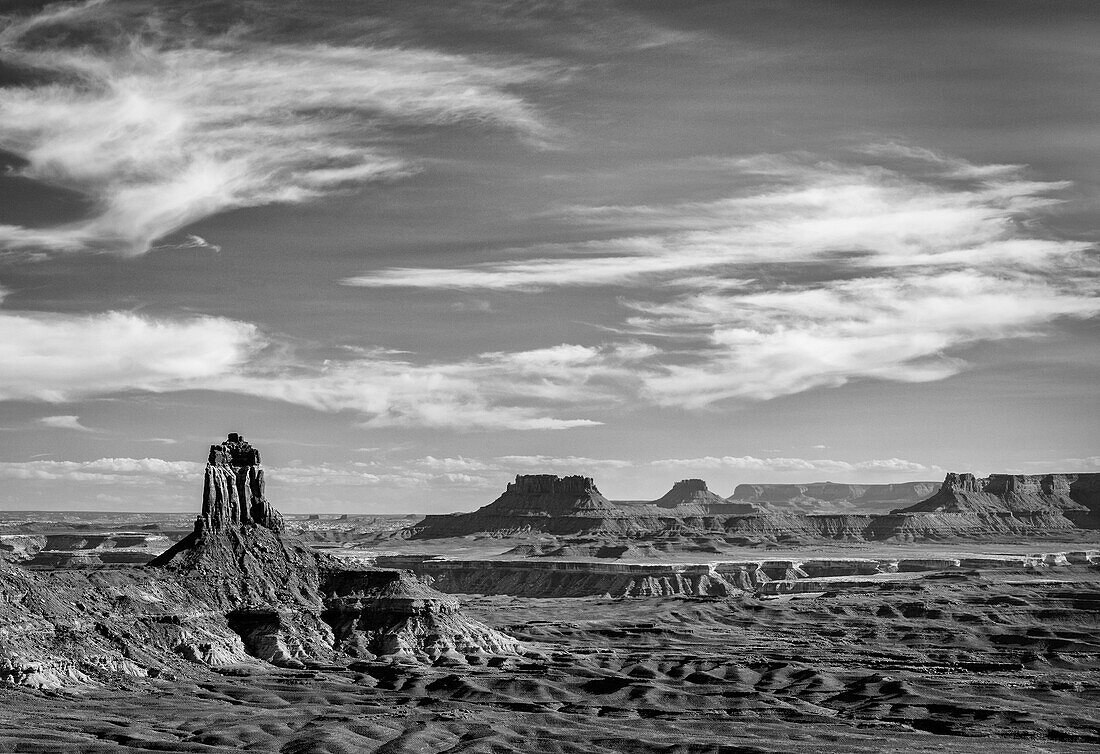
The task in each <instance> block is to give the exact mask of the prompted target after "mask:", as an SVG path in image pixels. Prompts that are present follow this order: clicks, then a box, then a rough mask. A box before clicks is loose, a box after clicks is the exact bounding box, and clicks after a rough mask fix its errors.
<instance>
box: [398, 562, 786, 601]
mask: <svg viewBox="0 0 1100 754" xmlns="http://www.w3.org/2000/svg"><path fill="white" fill-rule="evenodd" d="M742 565H744V567H743V568H737V567H734V566H732V565H731V566H730V567H729V568H726V569H724V570H723V571H722V572H719V571H718V570H716V568H715V567H713V566H712V565H709V564H702V565H689V564H685V565H679V564H668V563H659V564H636V563H591V562H579V563H578V562H561V561H558V562H552V561H551V562H547V561H523V560H512V561H462V560H425V561H422V562H420V563H418V564H415V565H414V566H413V567H414V568H415V569H416V573H419V574H421V575H424V576H427V577H429V578H430V579H431V580H432V586H433V587H436V588H438V589H441V590H443V591H445V592H451V593H455V594H467V593H468V594H508V595H513V596H519V597H586V596H593V595H608V596H611V597H675V596H683V597H726V596H730V595H733V594H739V593H741V592H742V591H744V590H745V589H750V590H751V589H752V588H753V587H754V586H755V585H756V584H758V583H761V580H764V581H766V580H767V577H766V576H764V574H763V572H761V571H760V569H759V568H758V567H756V564H742Z"/></svg>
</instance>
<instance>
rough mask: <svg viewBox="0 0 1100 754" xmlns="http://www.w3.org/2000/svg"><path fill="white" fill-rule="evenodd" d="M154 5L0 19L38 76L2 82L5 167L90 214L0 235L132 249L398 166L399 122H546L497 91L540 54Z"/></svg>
mask: <svg viewBox="0 0 1100 754" xmlns="http://www.w3.org/2000/svg"><path fill="white" fill-rule="evenodd" d="M170 12H171V9H169V8H158V7H156V6H150V5H147V4H143V3H137V2H127V0H118V1H117V2H112V1H99V0H93V1H92V2H85V3H83V4H76V5H68V6H53V7H51V8H48V9H46V10H44V11H42V12H40V13H39V14H37V15H33V16H30V17H23V18H19V17H9V18H7V19H6V23H5V24H4V26H3V28H2V29H0V55H2V56H3V58H4V60H5V62H7V63H8V64H10V65H12V66H15V67H16V68H18V69H20V70H31V71H35V72H36V74H37V77H36V78H34V79H31V80H29V81H28V83H26V84H25V85H23V86H18V87H8V88H6V89H4V91H3V96H2V97H0V149H4V150H7V151H9V152H12V153H14V154H16V155H18V156H19V157H20V158H22V159H23V160H25V161H26V164H25V165H23V166H22V167H20V168H18V169H17V170H16V171H15V172H16V174H18V175H22V176H24V177H27V178H30V179H34V180H37V181H42V182H45V183H49V184H52V185H56V186H61V187H65V188H68V189H72V190H75V191H78V192H80V193H81V194H83V195H85V196H86V197H87V198H88V200H89V201H90V203H91V205H92V211H91V214H90V215H89V216H88V217H86V218H83V219H80V220H76V221H71V222H64V223H60V224H55V225H51V226H47V227H23V226H14V225H0V247H3V248H8V249H13V248H15V249H35V250H47V251H80V250H88V249H92V250H100V251H107V252H112V253H117V254H124V255H135V254H141V253H143V252H145V251H147V250H148V249H149V248H150V246H151V245H152V244H153V242H154V241H155V240H156V239H158V238H160V237H162V236H165V235H166V234H169V233H171V232H173V231H175V230H178V229H180V228H182V227H184V226H186V225H188V224H190V223H192V222H195V221H196V220H199V219H201V218H203V217H207V216H209V215H212V214H215V213H217V212H222V211H225V210H229V209H234V208H239V207H249V206H257V205H264V204H272V203H296V202H303V201H308V200H310V199H313V198H316V197H319V196H323V195H325V194H328V193H331V192H333V191H337V190H340V189H342V188H345V187H348V186H352V185H355V184H360V183H363V182H366V181H375V180H383V179H392V178H395V177H400V176H404V175H408V174H409V173H410V172H413V171H415V170H417V165H416V161H415V158H414V157H410V156H408V155H406V154H405V153H403V152H402V151H401V149H400V148H398V147H396V146H394V145H393V142H394V139H393V132H394V130H395V129H400V128H402V127H406V126H414V127H442V126H450V125H454V124H473V125H482V126H489V127H492V128H500V129H507V130H510V131H513V132H516V133H519V134H521V135H523V136H524V137H526V138H529V139H532V140H536V141H537V140H542V139H544V138H546V136H547V134H548V128H547V127H546V125H545V124H544V123H543V121H542V120H541V118H540V117H539V116H538V114H537V113H536V112H535V111H534V109H533V108H532V107H531V106H530V105H529V104H528V103H527V102H525V101H524V100H523V99H522V98H521V97H520V96H519V95H517V94H515V93H513V92H512V91H510V87H512V86H513V85H516V84H523V83H529V82H531V81H534V80H538V79H541V78H543V77H544V76H546V75H547V69H546V68H545V67H544V66H536V65H533V64H529V63H524V62H511V61H500V60H489V59H475V58H473V57H466V56H462V55H454V54H445V53H441V52H437V51H433V50H430V49H416V48H412V47H386V46H379V45H375V44H371V43H364V42H358V43H356V42H351V41H349V42H348V43H347V44H331V43H309V42H301V43H290V42H276V41H270V40H265V39H262V38H261V37H260V36H259V35H256V36H250V35H249V33H248V32H247V30H245V29H244V27H243V26H242V25H241V24H233V25H229V26H228V27H227V28H225V29H222V30H220V31H209V30H208V31H205V32H200V31H198V29H199V28H201V27H200V26H199V25H196V24H191V23H185V22H183V21H181V19H178V18H174V17H172V16H171V15H170ZM0 22H3V19H0ZM42 38H46V39H48V40H49V42H48V43H42V42H41V40H42ZM193 238H194V237H193ZM184 245H185V246H186V245H187V242H185V243H184Z"/></svg>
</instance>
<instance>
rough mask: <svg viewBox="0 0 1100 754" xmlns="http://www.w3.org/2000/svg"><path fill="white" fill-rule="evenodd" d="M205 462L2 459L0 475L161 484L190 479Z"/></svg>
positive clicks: (96, 482)
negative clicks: (4, 460) (5, 460)
mask: <svg viewBox="0 0 1100 754" xmlns="http://www.w3.org/2000/svg"><path fill="white" fill-rule="evenodd" d="M202 469H203V464H200V463H192V462H191V461H165V460H163V459H160V458H100V459H97V460H94V461H47V460H36V461H8V462H0V479H11V480H35V481H69V482H88V483H92V484H118V485H136V486H157V485H163V484H165V483H168V482H179V481H190V480H192V479H194V478H195V477H196V475H199V474H201V473H202Z"/></svg>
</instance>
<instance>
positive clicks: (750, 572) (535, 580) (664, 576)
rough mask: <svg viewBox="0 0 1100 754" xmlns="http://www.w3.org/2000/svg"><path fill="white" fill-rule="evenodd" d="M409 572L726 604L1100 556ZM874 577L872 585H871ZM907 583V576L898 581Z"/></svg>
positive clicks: (485, 585)
mask: <svg viewBox="0 0 1100 754" xmlns="http://www.w3.org/2000/svg"><path fill="white" fill-rule="evenodd" d="M403 564H404V565H406V566H408V567H409V568H411V569H412V570H413V571H414V572H416V573H418V574H420V575H423V576H425V577H428V578H430V579H431V580H432V586H433V587H436V588H438V589H440V590H442V591H445V592H451V593H455V594H494V595H511V596H516V597H591V596H609V597H616V598H617V597H629V598H646V597H727V596H732V595H737V594H741V593H756V594H785V593H792V592H808V591H809V592H812V591H825V590H836V589H841V588H853V587H856V586H867V585H874V584H881V583H882V580H883V579H882V577H884V576H885V577H888V578H886V579H885V580H886V581H888V580H889V579H890V578H893V577H894V575H896V574H926V573H932V572H939V571H948V572H949V571H952V570H972V569H981V570H986V571H987V570H998V569H1004V570H1008V571H1018V570H1024V569H1026V570H1043V569H1048V568H1064V567H1070V566H1092V567H1095V566H1097V565H1100V551H1098V550H1095V549H1093V550H1078V551H1070V552H1051V553H1038V554H1033V555H960V556H955V557H949V556H936V557H925V558H920V557H902V558H802V559H761V560H717V561H712V562H708V563H600V562H591V561H529V560H494V561H484V560H451V559H446V558H419V559H415V560H412V559H409V560H406V561H405V562H404V563H403ZM864 577H867V578H864ZM897 578H901V577H897Z"/></svg>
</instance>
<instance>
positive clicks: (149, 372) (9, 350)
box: [0, 312, 263, 402]
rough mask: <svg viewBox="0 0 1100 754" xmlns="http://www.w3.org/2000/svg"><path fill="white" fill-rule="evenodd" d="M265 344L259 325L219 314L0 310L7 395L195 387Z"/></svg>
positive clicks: (52, 398) (0, 386)
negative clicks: (164, 316) (154, 315)
mask: <svg viewBox="0 0 1100 754" xmlns="http://www.w3.org/2000/svg"><path fill="white" fill-rule="evenodd" d="M262 344H263V340H262V338H261V337H260V335H259V333H258V331H257V329H256V328H255V327H254V326H253V325H250V324H246V323H243V322H237V321H234V320H229V319H223V318H216V317H197V318H189V319H155V318H151V317H146V316H142V315H138V314H133V313H127V312H109V313H107V314H99V315H67V314H41V313H35V312H0V400H41V401H49V402H62V401H70V400H74V399H77V398H81V397H85V396H91V395H103V394H110V393H116V392H123V391H128V390H145V391H154V392H163V391H167V390H181V389H187V388H193V387H196V386H200V385H203V384H204V381H205V380H208V379H210V378H215V377H220V376H222V375H225V374H227V373H228V372H231V371H233V370H235V369H238V368H239V367H241V366H242V365H243V364H244V363H245V362H246V361H247V360H248V359H249V358H250V357H251V356H252V354H253V353H254V352H255V351H256V350H257V349H258V348H259V347H261V346H262Z"/></svg>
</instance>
